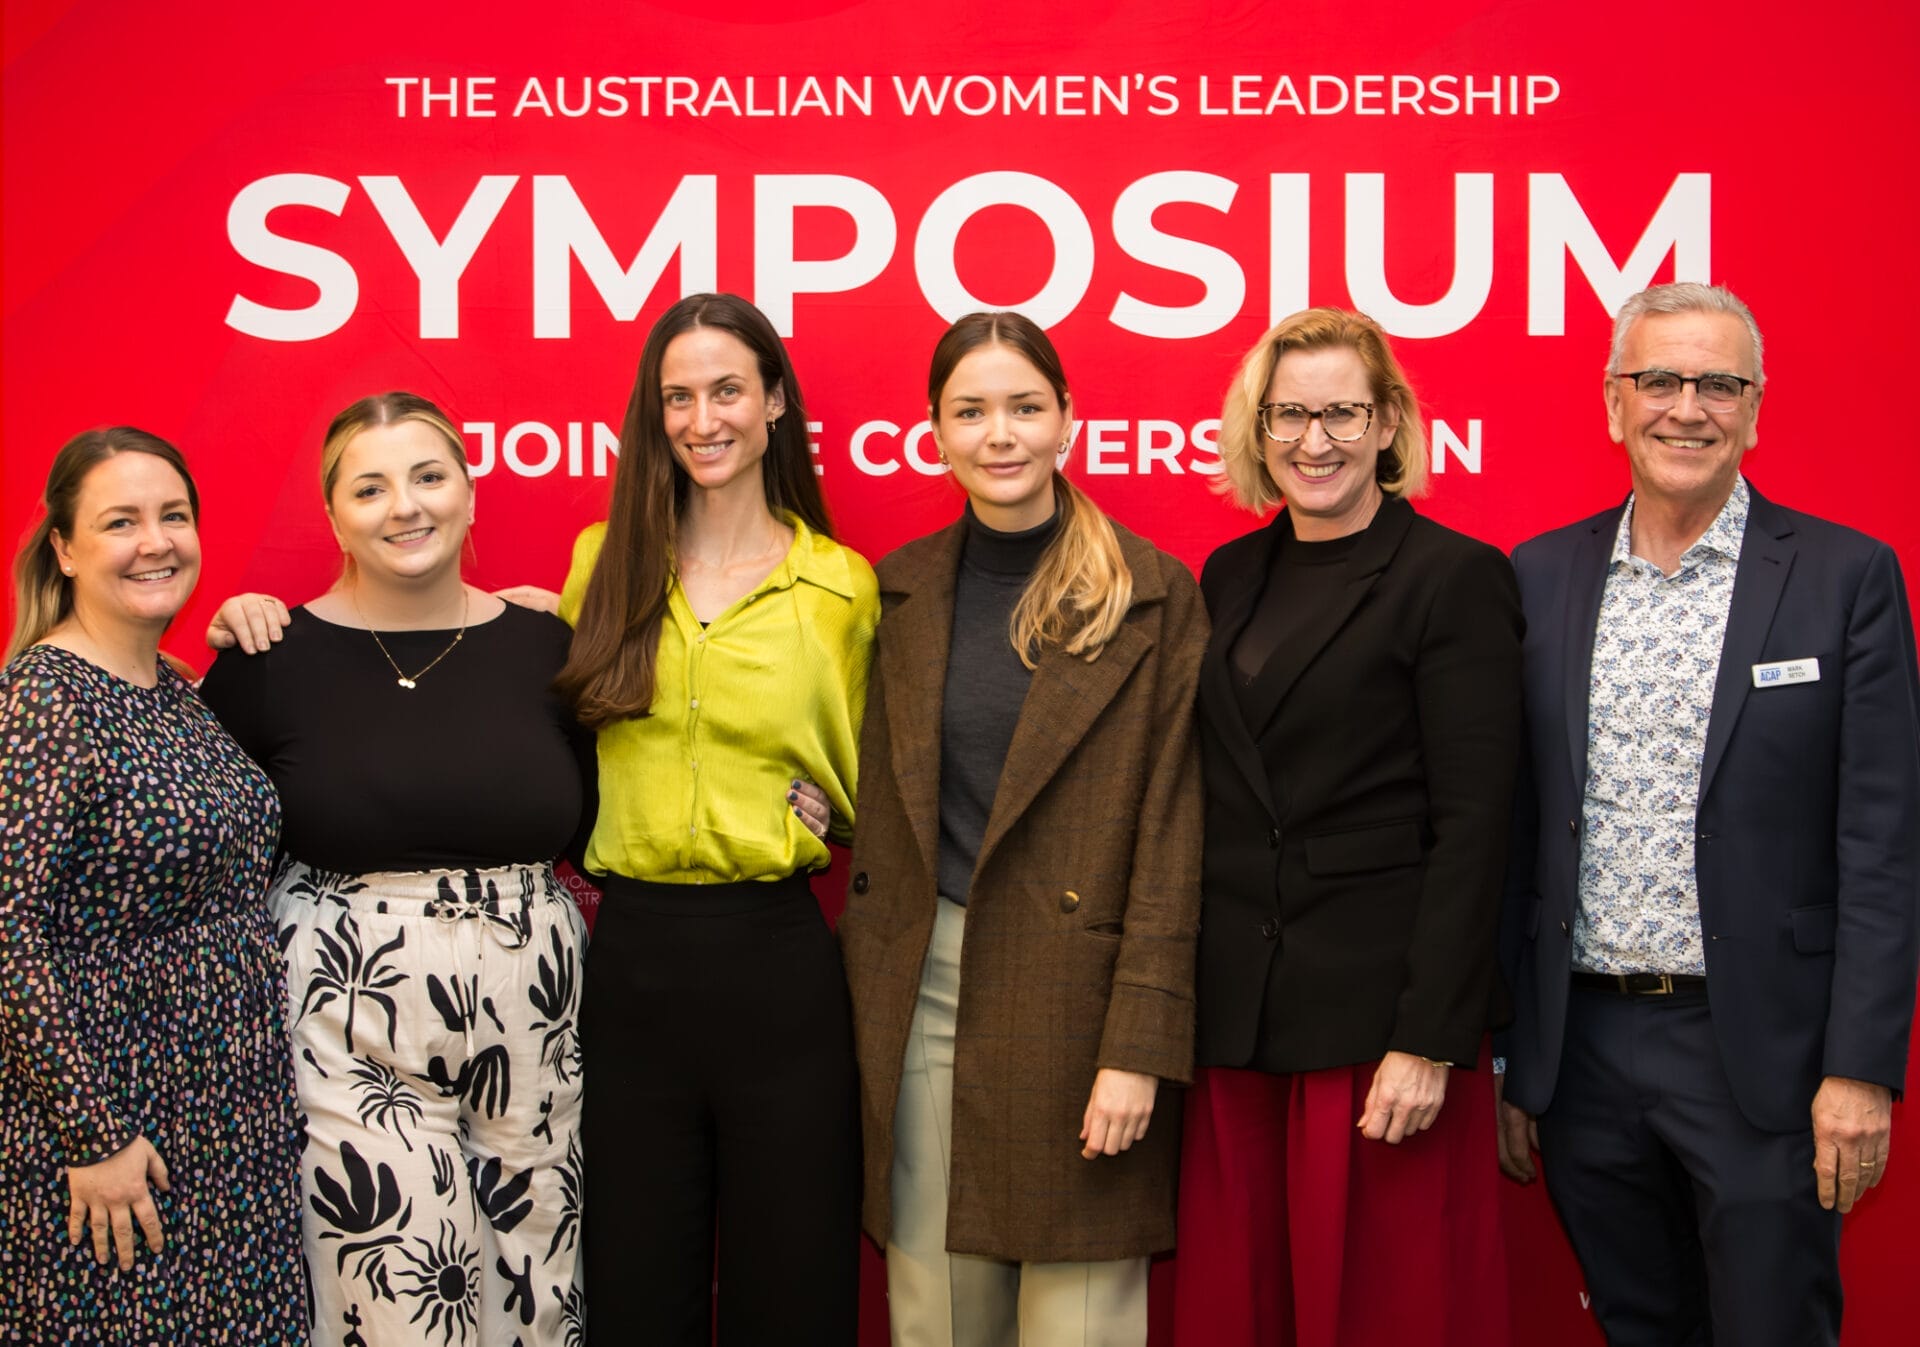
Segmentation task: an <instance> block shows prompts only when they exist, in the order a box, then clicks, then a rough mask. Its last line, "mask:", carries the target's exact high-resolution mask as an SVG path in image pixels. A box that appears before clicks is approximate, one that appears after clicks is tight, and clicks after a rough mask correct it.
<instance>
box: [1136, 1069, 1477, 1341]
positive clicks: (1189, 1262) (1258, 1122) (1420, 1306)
mask: <svg viewBox="0 0 1920 1347" xmlns="http://www.w3.org/2000/svg"><path fill="white" fill-rule="evenodd" d="M1374 1067H1375V1064H1374V1063H1372V1062H1366V1063H1362V1064H1360V1065H1357V1066H1343V1067H1333V1068H1330V1069H1328V1070H1325V1071H1306V1072H1300V1073H1297V1074H1293V1075H1280V1076H1276V1075H1270V1074H1268V1073H1267V1072H1264V1071H1236V1070H1230V1069H1227V1068H1223V1067H1215V1068H1211V1069H1206V1070H1202V1071H1200V1072H1198V1073H1197V1074H1196V1076H1195V1079H1194V1083H1193V1087H1192V1088H1191V1089H1189V1090H1188V1091H1187V1104H1186V1132H1185V1141H1184V1145H1183V1150H1182V1154H1181V1165H1180V1230H1179V1241H1180V1242H1179V1246H1178V1248H1177V1249H1176V1251H1175V1258H1174V1341H1175V1343H1176V1344H1178V1347H1409V1345H1410V1344H1415V1343H1417V1344H1421V1347H1429V1345H1431V1347H1507V1344H1508V1342H1509V1337H1508V1321H1507V1285H1506V1249H1505V1245H1504V1243H1503V1241H1502V1239H1501V1233H1500V1215H1499V1191H1498V1188H1497V1185H1498V1183H1499V1168H1498V1163H1497V1160H1496V1153H1495V1149H1494V1107H1493V1084H1492V1081H1491V1080H1489V1078H1488V1077H1487V1076H1486V1075H1485V1074H1484V1073H1483V1072H1478V1071H1461V1070H1455V1071H1452V1072H1449V1073H1448V1074H1449V1077H1450V1078H1449V1079H1448V1081H1447V1097H1446V1102H1445V1103H1444V1105H1443V1106H1442V1107H1441V1110H1440V1116H1439V1118H1437V1119H1436V1120H1435V1122H1434V1124H1433V1126H1432V1127H1431V1128H1429V1129H1428V1130H1427V1131H1425V1132H1422V1133H1419V1134H1417V1135H1416V1136H1413V1137H1411V1138H1409V1139H1408V1140H1406V1141H1403V1142H1401V1143H1400V1144H1399V1145H1398V1146H1389V1145H1387V1144H1386V1143H1385V1142H1383V1141H1368V1140H1366V1139H1365V1138H1364V1137H1362V1136H1361V1135H1360V1132H1359V1129H1358V1128H1357V1127H1356V1126H1355V1123H1356V1122H1357V1120H1358V1119H1359V1117H1360V1110H1361V1106H1362V1105H1363V1104H1364V1103H1365V1101H1366V1097H1367V1090H1368V1088H1369V1087H1370V1086H1371V1085H1372V1083H1373V1072H1374Z"/></svg>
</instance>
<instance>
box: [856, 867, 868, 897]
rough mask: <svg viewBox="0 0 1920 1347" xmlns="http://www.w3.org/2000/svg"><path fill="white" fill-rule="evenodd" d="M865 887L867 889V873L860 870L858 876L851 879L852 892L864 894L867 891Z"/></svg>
mask: <svg viewBox="0 0 1920 1347" xmlns="http://www.w3.org/2000/svg"><path fill="white" fill-rule="evenodd" d="M867 887H868V886H867V872H866V871H865V870H862V871H861V872H860V873H859V874H857V875H855V876H854V877H853V891H854V892H855V893H865V892H866V891H867Z"/></svg>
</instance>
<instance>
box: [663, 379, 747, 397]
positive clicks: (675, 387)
mask: <svg viewBox="0 0 1920 1347" xmlns="http://www.w3.org/2000/svg"><path fill="white" fill-rule="evenodd" d="M746 381H747V376H746V375H744V374H718V375H715V376H714V377H713V378H712V379H711V380H710V381H709V382H708V384H707V387H709V388H715V387H718V386H719V385H720V384H743V383H745V382H746ZM690 387H692V385H691V384H661V385H660V391H661V392H662V393H677V392H681V391H683V390H685V389H688V388H690Z"/></svg>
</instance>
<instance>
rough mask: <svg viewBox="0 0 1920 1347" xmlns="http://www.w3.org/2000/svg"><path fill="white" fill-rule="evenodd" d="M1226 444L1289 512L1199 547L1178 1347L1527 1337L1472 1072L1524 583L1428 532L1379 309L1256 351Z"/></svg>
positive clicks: (1449, 537) (1511, 755) (1272, 336)
mask: <svg viewBox="0 0 1920 1347" xmlns="http://www.w3.org/2000/svg"><path fill="white" fill-rule="evenodd" d="M1220 450H1221V457H1222V460H1223V461H1224V463H1225V466H1226V477H1227V480H1228V482H1229V483H1230V484H1231V487H1232V490H1233V492H1234V495H1235V497H1236V498H1237V499H1238V500H1239V502H1240V503H1241V504H1242V505H1244V506H1246V507H1247V508H1248V509H1250V510H1253V511H1255V512H1256V513H1259V512H1264V511H1266V510H1268V509H1270V508H1271V507H1272V506H1274V505H1276V504H1279V503H1282V502H1284V503H1285V505H1286V509H1285V510H1284V511H1282V512H1281V513H1279V514H1278V515H1277V516H1276V517H1275V518H1274V519H1273V521H1272V522H1271V523H1269V524H1268V525H1267V526H1266V527H1264V528H1262V529H1259V530H1257V531H1256V532H1254V533H1251V534H1248V535H1247V536H1245V537H1242V538H1238V539H1236V540H1234V541H1233V542H1230V543H1227V544H1226V545H1225V546H1223V547H1221V548H1220V549H1219V550H1218V551H1216V552H1215V553H1214V554H1213V556H1212V557H1211V558H1210V559H1209V560H1208V562H1207V565H1206V569H1205V571H1204V573H1203V574H1202V576H1201V582H1200V583H1201V589H1202V591H1203V592H1204V594H1205V596H1206V600H1207V607H1208V611H1209V613H1210V615H1211V616H1212V619H1213V640H1212V643H1211V645H1210V646H1209V647H1208V651H1207V657H1206V661H1205V663H1204V664H1203V665H1202V669H1201V679H1200V742H1201V748H1202V756H1203V759H1204V772H1205V779H1206V789H1207V806H1206V842H1205V849H1204V853H1203V862H1202V885H1203V889H1202V892H1203V899H1202V914H1201V922H1200V946H1199V963H1198V968H1197V973H1196V997H1197V1000H1198V1003H1199V1036H1198V1048H1197V1054H1196V1055H1197V1057H1198V1060H1199V1064H1200V1066H1201V1067H1202V1068H1203V1069H1202V1070H1200V1071H1199V1072H1197V1073H1196V1075H1195V1080H1194V1088H1193V1089H1192V1090H1191V1091H1190V1092H1189V1096H1188V1101H1187V1119H1186V1121H1187V1127H1186V1139H1185V1148H1184V1163H1183V1166H1182V1170H1181V1189H1180V1258H1179V1262H1178V1277H1179V1291H1178V1295H1177V1297H1176V1306H1177V1308H1176V1315H1177V1321H1178V1322H1177V1329H1178V1338H1179V1341H1181V1342H1182V1343H1193V1344H1206V1347H1216V1345H1217V1344H1236V1343H1249V1344H1251V1343H1254V1342H1259V1343H1263V1344H1265V1343H1287V1344H1295V1343H1298V1344H1301V1345H1302V1347H1305V1345H1306V1344H1324V1347H1334V1344H1336V1343H1338V1344H1340V1347H1374V1345H1375V1344H1398V1343H1404V1342H1408V1341H1417V1342H1423V1343H1447V1344H1452V1343H1459V1344H1467V1343H1471V1344H1474V1347H1487V1345H1488V1344H1493V1345H1494V1347H1497V1345H1498V1344H1501V1343H1504V1342H1505V1341H1506V1314H1505V1305H1506V1285H1505V1278H1504V1269H1503V1266H1502V1256H1501V1249H1500V1243H1499V1226H1498V1212H1497V1210H1496V1199H1497V1194H1496V1192H1495V1188H1494V1166H1493V1165H1491V1164H1490V1163H1488V1160H1489V1154H1488V1153H1489V1150H1490V1149H1491V1144H1492V1140H1493V1118H1492V1107H1493V1104H1492V1100H1493V1092H1492V1089H1491V1087H1490V1085H1489V1084H1488V1082H1487V1081H1486V1080H1485V1078H1484V1077H1481V1078H1479V1079H1475V1077H1474V1076H1473V1075H1471V1074H1469V1075H1467V1076H1466V1078H1465V1079H1461V1080H1455V1081H1450V1079H1449V1078H1450V1077H1451V1076H1455V1075H1458V1074H1460V1073H1462V1072H1469V1073H1470V1072H1471V1071H1472V1070H1473V1068H1474V1065H1475V1061H1476V1058H1477V1057H1478V1054H1479V1051H1480V1045H1481V1040H1482V1038H1483V1037H1484V1035H1485V1033H1486V1031H1487V1029H1488V1027H1489V1012H1490V1009H1491V1005H1492V1001H1493V946H1494V926H1495V918H1496V911H1497V908H1498V904H1499V892H1500V883H1501V875H1502V870H1503V867H1504V864H1505V850H1506V831H1507V823H1508V810H1509V808H1510V805H1511V797H1512V790H1513V777H1514V770H1515V765H1516V761H1517V756H1518V749H1519V733H1520V724H1519V715H1520V686H1519V671H1520V616H1519V596H1518V593H1517V590H1516V588H1515V585H1514V579H1513V571H1512V569H1511V567H1509V566H1508V564H1507V561H1506V558H1505V557H1503V556H1502V555H1501V554H1500V553H1499V552H1498V551H1497V550H1496V549H1494V548H1492V547H1489V546H1487V545H1486V544H1484V543H1479V542H1475V541H1474V540H1473V539H1471V538H1467V537H1464V536H1462V535H1461V534H1458V533H1455V532H1452V531H1451V530H1449V529H1445V528H1442V527H1440V526H1439V525H1438V524H1435V523H1433V522H1432V521H1430V520H1427V519H1423V518H1421V517H1420V516H1418V515H1416V514H1415V513H1414V511H1413V508H1412V506H1410V505H1409V504H1408V503H1407V501H1408V498H1409V497H1412V496H1415V495H1418V494H1419V493H1420V490H1421V488H1422V486H1423V485H1424V482H1425V477H1426V468H1427V458H1426V455H1427V445H1426V437H1425V435H1424V434H1423V433H1422V430H1421V426H1420V419H1419V408H1418V405H1417V404H1416V403H1415V401H1414V398H1413V394H1412V391H1411V390H1410V389H1409V388H1408V386H1407V381H1406V378H1405V376H1404V375H1403V374H1402V373H1401V370H1400V366H1399V363H1398V362H1397V361H1396V360H1395V359H1394V356H1393V352H1392V350H1391V349H1390V348H1389V347H1388V345H1387V340H1386V336H1385V334H1384V333H1382V332H1381V330H1380V328H1379V327H1378V326H1377V325H1376V324H1375V323H1374V322H1373V321H1372V320H1371V319H1368V318H1366V317H1364V316H1362V315H1359V314H1354V313H1348V312H1344V311H1342V310H1337V309H1312V310H1309V311H1307V312H1305V313H1298V314H1295V315H1293V316H1292V317H1291V318H1288V319H1286V320H1285V321H1283V322H1282V323H1280V324H1279V325H1278V326H1277V327H1275V328H1274V329H1273V330H1272V331H1270V332H1268V333H1267V334H1266V335H1265V336H1263V337H1262V338H1261V339H1260V342H1259V344H1258V345H1256V346H1255V347H1254V349H1253V350H1252V352H1251V353H1249V354H1248V356H1247V357H1246V359H1245V360H1244V361H1243V362H1242V364H1241V367H1240V371H1239V374H1238V375H1237V377H1236V379H1235V381H1234V385H1233V388H1232V390H1231V391H1230V392H1229V394H1228V397H1227V404H1226V409H1225V411H1224V413H1223V416H1222V424H1221V434H1220Z"/></svg>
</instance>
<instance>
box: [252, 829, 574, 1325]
mask: <svg viewBox="0 0 1920 1347" xmlns="http://www.w3.org/2000/svg"><path fill="white" fill-rule="evenodd" d="M270 901H271V903H272V906H273V916H274V920H275V923H276V924H277V926H278V928H279V938H280V945H281V948H282V950H283V951H284V952H285V954H286V959H287V990H288V998H289V1001H290V1002H291V1013H290V1014H289V1016H288V1019H289V1021H290V1023H291V1025H292V1033H293V1061H294V1076H295V1079H296V1082H297V1085H298V1088H299V1096H300V1111H301V1115H302V1116H301V1122H302V1125H303V1127H304V1131H305V1150H304V1153H303V1156H302V1162H301V1182H302V1186H303V1189H304V1193H305V1206H304V1209H303V1210H302V1212H301V1217H302V1221H301V1233H302V1237H303V1242H304V1245H305V1252H306V1260H307V1270H308V1274H309V1277H310V1280H311V1284H312V1297H313V1305H312V1309H313V1342H314V1344H315V1347H399V1344H407V1345H408V1347H412V1345H413V1344H418V1343H435V1344H441V1347H459V1345H460V1344H470V1345H471V1347H481V1345H482V1344H485V1347H511V1345H513V1344H517V1345H518V1347H549V1345H550V1347H568V1345H569V1344H577V1343H579V1342H580V1341H581V1339H582V1334H583V1327H582V1325H583V1320H584V1307H583V1304H582V1300H581V1293H580V1288H579V1279H578V1275H577V1273H578V1267H579V1244H580V1216H581V1199H582V1191H581V1153H580V1140H579V1121H580V1097H581V1055H580V1038H579V1032H578V1028H577V1025H578V1018H579V1008H580V978H581V971H582V970H581V959H582V956H583V954H584V952H585V949H586V943H587V938H586V928H585V924H584V922H583V921H582V920H581V917H580V913H579V910H578V909H577V908H576V907H575V906H574V904H573V901H572V900H571V899H570V898H569V897H568V896H567V894H566V892H565V890H564V889H562V888H561V887H560V885H559V884H558V883H557V882H556V881H555V879H554V876H553V871H552V868H551V867H550V866H545V865H535V866H511V867H506V868H502V869H495V870H448V871H430V872H421V873H413V874H363V875H342V874H330V873H326V872H323V871H318V870H313V869H311V868H309V867H307V866H304V865H300V864H297V863H295V864H292V865H290V866H289V867H288V868H287V869H286V871H285V872H284V873H283V874H282V875H281V876H280V878H279V880H278V881H277V882H276V883H275V885H274V889H273V893H272V895H271V898H270Z"/></svg>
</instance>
